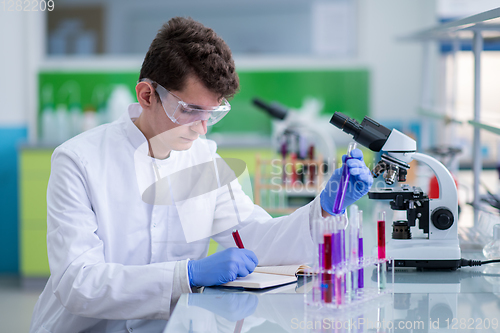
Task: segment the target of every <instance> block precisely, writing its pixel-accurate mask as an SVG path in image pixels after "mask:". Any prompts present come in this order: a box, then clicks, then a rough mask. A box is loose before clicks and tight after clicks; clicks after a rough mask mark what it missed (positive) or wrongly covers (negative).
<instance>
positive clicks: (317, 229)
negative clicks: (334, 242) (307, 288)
mask: <svg viewBox="0 0 500 333" xmlns="http://www.w3.org/2000/svg"><path fill="white" fill-rule="evenodd" d="M323 229H324V221H323V218H319V219H315V220H314V221H313V237H314V242H315V243H316V244H318V253H317V256H316V258H315V262H314V267H313V271H314V272H316V273H317V275H316V277H313V279H317V280H315V281H317V283H316V284H314V285H313V294H312V297H313V301H314V302H319V301H321V299H322V289H323V286H322V283H323V282H322V281H323V280H322V276H323V274H322V269H323V265H324V264H323V263H324V261H323V258H324V238H323Z"/></svg>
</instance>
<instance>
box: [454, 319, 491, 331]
mask: <svg viewBox="0 0 500 333" xmlns="http://www.w3.org/2000/svg"><path fill="white" fill-rule="evenodd" d="M446 327H447V329H452V330H464V329H468V330H482V329H487V330H488V329H491V328H492V329H494V330H496V329H497V328H498V319H497V318H493V319H489V318H484V319H482V318H476V319H474V318H469V319H465V318H461V319H458V318H453V319H452V320H450V319H446Z"/></svg>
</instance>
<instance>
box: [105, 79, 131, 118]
mask: <svg viewBox="0 0 500 333" xmlns="http://www.w3.org/2000/svg"><path fill="white" fill-rule="evenodd" d="M132 103H134V98H133V96H132V94H131V93H130V90H129V89H128V87H127V86H126V85H123V84H119V85H116V86H115V87H114V88H113V91H112V92H111V95H110V96H109V99H108V115H109V122H112V121H115V120H117V119H118V118H120V116H121V115H122V114H123V113H124V112H127V109H128V106H129V105H130V104H132Z"/></svg>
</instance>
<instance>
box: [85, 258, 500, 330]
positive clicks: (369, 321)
mask: <svg viewBox="0 0 500 333" xmlns="http://www.w3.org/2000/svg"><path fill="white" fill-rule="evenodd" d="M463 257H464V258H472V259H481V258H482V254H481V253H480V252H466V253H464V254H463ZM387 274H389V275H392V274H391V273H390V272H388V273H387ZM366 280H373V278H372V273H371V272H367V274H365V281H366ZM310 282H311V277H299V278H298V280H297V282H296V283H293V284H289V285H285V286H281V287H275V288H268V289H263V290H257V291H252V290H244V289H230V288H221V287H210V288H205V289H204V290H203V292H202V293H192V294H183V295H182V296H181V298H180V299H179V301H178V302H177V305H176V306H175V309H174V311H173V313H172V315H171V317H170V319H169V320H168V321H165V320H126V321H125V320H122V321H113V320H109V321H108V320H104V321H99V322H96V321H95V320H93V319H90V318H89V321H91V322H93V323H95V326H93V328H92V329H90V330H89V332H94V331H95V332H130V333H132V332H133V333H139V332H148V333H151V332H158V333H161V332H163V333H181V332H186V333H188V332H230V333H232V332H245V333H248V332H250V333H253V332H269V333H278V332H469V331H470V332H473V331H474V332H499V331H500V323H499V321H500V264H495V265H485V266H479V267H467V268H461V269H458V270H456V271H416V270H412V269H408V270H399V269H398V270H396V271H395V273H394V284H393V285H392V286H391V287H389V288H388V290H386V292H385V293H383V294H380V296H377V297H374V298H372V299H370V300H368V301H366V302H361V303H358V304H354V305H351V306H345V307H340V308H333V307H326V306H324V307H317V306H312V305H308V304H307V303H306V300H307V299H308V295H310V292H311V291H310ZM340 325H341V326H342V327H341V328H340ZM335 326H338V327H339V328H338V329H336V328H335ZM86 332H87V331H86Z"/></svg>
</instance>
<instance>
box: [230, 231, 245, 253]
mask: <svg viewBox="0 0 500 333" xmlns="http://www.w3.org/2000/svg"><path fill="white" fill-rule="evenodd" d="M233 238H234V242H235V243H236V246H237V247H238V248H239V249H244V248H245V247H244V246H243V242H242V241H241V238H240V234H239V233H238V230H233Z"/></svg>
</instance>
